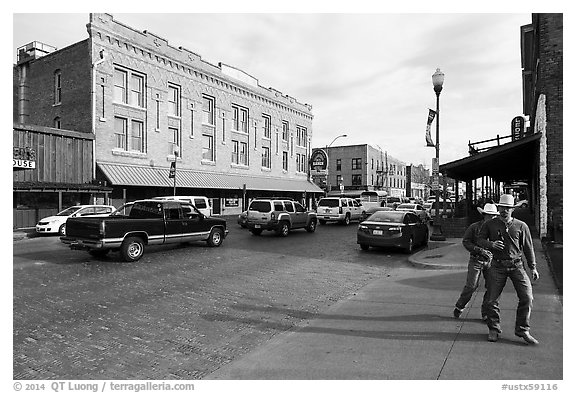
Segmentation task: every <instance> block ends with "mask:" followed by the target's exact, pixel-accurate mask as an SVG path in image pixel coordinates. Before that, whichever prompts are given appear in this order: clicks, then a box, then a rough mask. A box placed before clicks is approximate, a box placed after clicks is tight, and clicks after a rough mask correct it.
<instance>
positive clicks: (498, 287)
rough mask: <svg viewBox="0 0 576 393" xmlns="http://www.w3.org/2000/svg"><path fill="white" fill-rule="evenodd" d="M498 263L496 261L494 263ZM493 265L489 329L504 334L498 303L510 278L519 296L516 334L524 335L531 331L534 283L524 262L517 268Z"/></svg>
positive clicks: (518, 264)
mask: <svg viewBox="0 0 576 393" xmlns="http://www.w3.org/2000/svg"><path fill="white" fill-rule="evenodd" d="M494 262H496V261H494ZM494 262H493V263H492V267H491V268H490V269H488V321H487V324H488V328H489V329H490V330H496V331H497V332H498V333H502V329H500V308H499V307H498V303H499V301H500V296H501V295H502V291H503V290H504V286H505V285H506V281H507V280H508V278H510V281H512V284H513V285H514V289H515V290H516V295H517V296H518V308H517V309H516V327H515V331H514V333H516V334H522V333H523V332H528V331H529V330H530V314H531V312H532V300H533V299H534V297H533V296H532V283H531V282H530V278H529V277H528V274H526V270H524V266H523V265H522V262H521V261H520V262H519V263H517V264H516V266H515V267H503V266H500V265H499V264H498V263H494Z"/></svg>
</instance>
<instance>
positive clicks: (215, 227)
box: [60, 200, 228, 262]
mask: <svg viewBox="0 0 576 393" xmlns="http://www.w3.org/2000/svg"><path fill="white" fill-rule="evenodd" d="M227 235H228V230H227V229H226V220H224V219H221V218H216V217H206V216H204V215H203V214H202V213H200V212H199V211H198V210H197V209H196V207H194V205H191V204H189V203H186V202H178V201H164V200H141V201H136V202H134V204H133V205H132V209H131V210H130V214H129V215H128V216H125V215H119V214H118V215H115V214H112V215H110V216H108V217H77V218H70V219H68V221H67V223H66V236H62V237H61V238H60V240H61V241H62V243H64V244H68V245H69V246H70V248H71V249H73V250H87V251H88V252H89V253H90V254H92V255H95V256H102V255H106V254H107V253H108V252H109V251H111V250H113V251H118V250H119V251H120V253H121V255H122V258H123V259H124V260H125V261H128V262H134V261H137V260H139V259H140V258H141V257H142V255H144V248H145V247H146V246H148V245H156V244H168V243H185V242H191V241H198V240H203V241H206V242H207V243H208V245H209V246H211V247H218V246H220V245H221V244H222V241H223V240H224V238H225V237H226V236H227Z"/></svg>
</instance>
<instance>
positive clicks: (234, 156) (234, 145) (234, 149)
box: [232, 141, 240, 164]
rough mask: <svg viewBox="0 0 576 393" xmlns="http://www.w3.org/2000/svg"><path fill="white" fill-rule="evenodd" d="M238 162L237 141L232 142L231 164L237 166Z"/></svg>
mask: <svg viewBox="0 0 576 393" xmlns="http://www.w3.org/2000/svg"><path fill="white" fill-rule="evenodd" d="M239 162H240V143H239V142H238V141H232V164H238V163H239Z"/></svg>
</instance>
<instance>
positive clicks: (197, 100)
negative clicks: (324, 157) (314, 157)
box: [88, 14, 313, 179]
mask: <svg viewBox="0 0 576 393" xmlns="http://www.w3.org/2000/svg"><path fill="white" fill-rule="evenodd" d="M88 30H89V34H90V36H91V38H90V41H91V50H92V55H93V57H94V61H97V60H98V59H99V52H100V51H101V50H104V52H105V61H104V62H103V63H101V64H99V65H98V66H97V67H96V85H97V86H96V137H97V138H96V141H97V142H96V152H97V153H96V154H97V156H96V157H97V160H98V161H103V162H112V163H114V162H120V163H129V164H135V165H146V166H148V165H155V166H169V165H170V162H171V161H173V159H174V156H173V154H172V151H173V148H172V145H171V143H170V141H171V138H172V135H171V132H170V130H169V128H176V129H178V130H179V131H180V133H181V143H182V146H181V155H180V158H179V160H178V166H179V168H183V169H195V170H206V171H214V172H227V173H238V174H239V175H254V176H271V177H289V178H300V179H306V178H307V174H306V172H307V170H303V171H302V170H298V168H297V167H296V161H297V155H300V156H301V157H305V158H304V160H305V161H306V162H307V159H308V158H309V140H310V139H311V138H312V119H313V117H312V114H311V106H309V105H306V104H301V103H299V102H298V101H296V100H295V99H294V98H292V97H289V96H287V95H284V94H282V93H280V92H279V91H277V90H274V89H266V88H263V87H261V86H259V85H258V82H257V80H256V79H254V78H252V77H250V76H249V75H247V74H244V73H242V72H241V71H239V70H236V69H233V68H232V67H229V66H226V65H222V64H219V65H218V66H215V65H212V64H210V63H207V62H205V61H204V60H202V58H201V57H200V56H199V55H197V54H195V53H193V52H191V51H189V50H187V49H185V48H182V47H180V48H175V47H173V46H171V45H170V44H169V43H168V42H167V41H166V40H164V39H162V38H161V37H159V36H157V35H155V34H152V33H150V32H139V31H136V30H134V29H132V28H130V27H127V26H125V25H123V24H120V23H118V22H116V21H114V19H113V18H112V16H111V15H108V14H92V15H91V19H90V24H89V25H88ZM118 67H121V68H122V69H127V70H133V71H136V72H137V73H138V74H139V75H141V76H142V77H143V78H144V80H145V85H146V93H145V94H146V96H145V108H144V109H139V108H136V107H134V106H132V105H125V104H120V103H118V102H117V101H115V100H114V93H113V87H114V81H113V77H114V70H115V68H118ZM226 71H230V72H235V75H234V76H235V77H238V78H242V79H236V78H231V77H230V76H229V75H227V74H226V73H225V72H226ZM169 85H174V86H176V87H177V88H178V89H179V91H180V114H179V115H178V116H170V115H168V114H167V113H168V105H169V102H168V99H169V97H168V94H169V89H168V86H169ZM102 92H104V98H103V96H102ZM203 96H209V97H212V98H213V99H214V102H215V124H214V126H208V125H207V124H205V123H204V122H203V118H202V116H203V113H202V110H203V108H202V104H203ZM102 99H103V100H104V101H102ZM233 106H238V107H240V108H242V109H247V111H248V130H247V131H248V132H247V133H243V132H236V131H234V130H233V115H232V110H233ZM102 108H103V109H102ZM263 115H268V116H270V118H271V128H272V129H271V135H270V138H266V137H265V136H264V120H263ZM117 116H120V117H123V118H127V119H136V120H138V121H142V122H144V124H145V135H146V148H145V152H144V153H143V154H141V153H134V152H131V151H121V150H119V149H117V148H116V147H115V139H114V137H115V135H114V118H115V117H117ZM283 121H286V122H288V126H289V137H288V140H287V141H283V140H282V122H283ZM297 127H302V128H304V129H305V130H306V133H307V139H308V140H307V141H306V143H305V144H304V143H301V144H298V143H297V135H296V131H297ZM202 135H211V136H212V137H213V141H214V154H215V156H216V159H214V160H213V162H207V161H206V160H202ZM232 140H235V141H239V142H241V143H246V144H247V147H248V152H247V153H248V165H234V164H233V163H231V157H232V152H233V144H232ZM263 147H268V148H270V153H271V154H270V156H271V165H270V168H269V169H266V168H263V167H262V165H261V163H262V151H263V149H262V148H263ZM283 152H288V158H289V163H288V170H283Z"/></svg>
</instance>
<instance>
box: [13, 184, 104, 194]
mask: <svg viewBox="0 0 576 393" xmlns="http://www.w3.org/2000/svg"><path fill="white" fill-rule="evenodd" d="M12 188H13V190H14V191H26V192H59V191H61V192H87V193H110V192H112V188H110V187H106V186H102V185H100V184H91V183H86V184H76V183H48V182H16V181H15V182H12Z"/></svg>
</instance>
